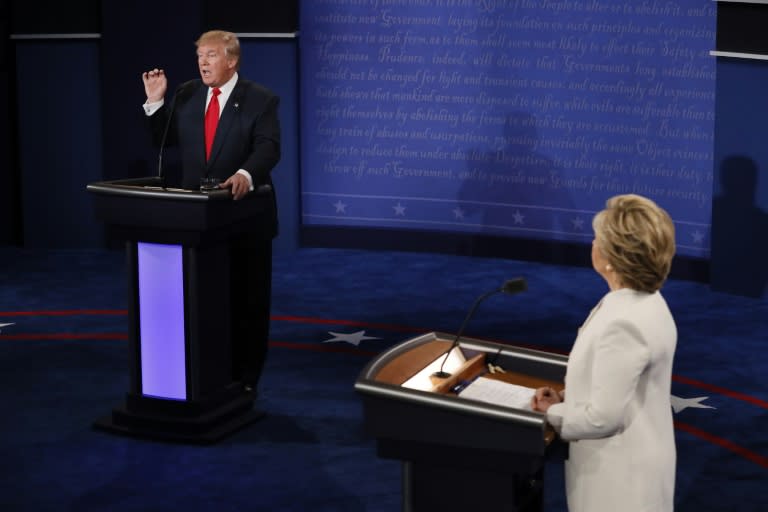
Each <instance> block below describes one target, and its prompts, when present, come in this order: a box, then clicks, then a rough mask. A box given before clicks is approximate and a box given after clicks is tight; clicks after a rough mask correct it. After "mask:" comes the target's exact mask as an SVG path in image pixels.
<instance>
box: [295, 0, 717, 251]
mask: <svg viewBox="0 0 768 512" xmlns="http://www.w3.org/2000/svg"><path fill="white" fill-rule="evenodd" d="M301 28H302V41H301V42H302V44H301V52H300V57H301V59H300V62H301V77H302V80H301V89H300V95H301V102H302V108H301V122H300V126H301V127H302V128H301V129H302V133H301V161H302V219H303V223H304V224H307V225H326V226H327V225H340V226H372V227H388V228H391V227H395V228H403V229H416V230H439V231H452V232H460V233H487V234H494V235H505V236H511V237H526V238H538V239H544V240H561V241H584V242H588V241H590V240H591V238H592V233H591V227H590V221H591V217H592V215H593V214H594V213H595V212H596V211H597V210H600V209H601V208H602V207H603V205H604V203H605V200H606V199H607V198H608V197H610V196H611V195H614V194H617V193H625V192H635V193H639V194H643V195H646V196H649V197H651V198H653V199H655V200H656V201H657V202H658V203H659V204H661V205H662V206H663V207H665V208H666V209H667V210H668V211H669V212H670V214H671V215H672V217H673V218H674V219H675V222H676V227H677V230H678V245H679V250H678V252H679V253H681V254H686V255H690V256H696V257H698V256H701V257H707V256H708V251H709V232H710V214H711V201H712V187H713V183H712V175H713V132H714V97H715V90H714V89H715V62H714V59H713V58H712V57H710V56H709V50H711V49H712V48H713V47H714V41H715V4H714V3H713V2H701V1H699V0H682V1H678V2H675V3H660V2H642V3H637V2H629V1H625V2H612V1H590V2H570V1H543V2H541V1H531V0H495V1H494V0H472V1H469V0H367V1H363V0H319V1H312V2H303V3H302V10H301Z"/></svg>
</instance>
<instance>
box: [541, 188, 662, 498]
mask: <svg viewBox="0 0 768 512" xmlns="http://www.w3.org/2000/svg"><path fill="white" fill-rule="evenodd" d="M592 227H593V229H594V231H595V239H594V242H593V243H592V264H593V266H594V268H595V270H596V271H597V273H598V274H600V275H601V276H602V277H603V278H604V279H605V281H606V282H607V283H608V286H609V288H610V291H609V292H608V293H607V294H606V295H605V296H604V297H603V298H602V300H601V301H600V302H599V303H598V304H597V306H595V308H594V309H593V310H592V312H591V313H590V315H589V317H588V318H587V319H586V321H585V322H584V324H583V325H582V326H581V329H580V330H579V334H578V336H577V337H576V341H575V342H574V345H573V349H572V350H571V353H570V356H569V359H568V369H567V373H566V377H565V389H564V390H563V391H561V392H559V393H558V392H556V391H555V390H553V389H552V388H541V389H538V390H537V391H536V394H535V396H534V398H533V404H532V406H533V408H534V410H538V411H541V412H544V413H546V416H547V421H548V422H549V423H550V424H551V425H552V426H553V427H554V428H555V430H557V431H558V432H559V434H560V436H561V437H562V439H564V440H566V441H569V457H568V460H567V461H566V464H565V467H566V469H565V471H566V474H565V482H566V494H567V498H568V509H569V510H570V512H603V511H605V512H616V511H621V512H666V511H671V510H673V501H674V487H675V461H676V451H675V439H674V430H673V423H672V409H671V404H670V392H671V379H672V360H673V357H674V354H675V345H676V343H677V328H676V327H675V321H674V319H673V318H672V314H671V313H670V311H669V308H668V307H667V303H666V302H665V300H664V298H663V297H662V296H661V294H660V293H659V289H660V288H661V286H662V284H663V283H664V281H665V280H666V278H667V275H668V274H669V270H670V267H671V264H672V257H673V256H674V253H675V233H674V225H673V223H672V220H671V219H670V217H669V215H668V214H667V212H665V211H664V210H663V209H661V208H659V207H658V206H657V205H656V204H655V203H654V202H653V201H651V200H649V199H647V198H644V197H641V196H637V195H632V194H629V195H621V196H616V197H613V198H611V199H609V200H608V202H607V204H606V209H605V210H603V211H601V212H599V213H598V214H597V215H596V216H595V218H594V220H593V222H592Z"/></svg>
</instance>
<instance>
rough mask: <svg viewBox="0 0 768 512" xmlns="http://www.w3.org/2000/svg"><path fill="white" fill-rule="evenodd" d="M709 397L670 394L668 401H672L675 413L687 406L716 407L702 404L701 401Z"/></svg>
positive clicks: (697, 407) (692, 407) (694, 407)
mask: <svg viewBox="0 0 768 512" xmlns="http://www.w3.org/2000/svg"><path fill="white" fill-rule="evenodd" d="M707 398H709V397H708V396H697V397H696V398H681V397H679V396H675V395H672V396H670V402H671V403H672V410H674V411H675V414H677V413H679V412H681V411H684V410H686V409H688V408H691V409H716V407H712V406H711V405H704V404H702V403H701V402H703V401H704V400H706V399H707Z"/></svg>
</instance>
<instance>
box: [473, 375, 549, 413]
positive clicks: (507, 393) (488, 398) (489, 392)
mask: <svg viewBox="0 0 768 512" xmlns="http://www.w3.org/2000/svg"><path fill="white" fill-rule="evenodd" d="M535 393H536V390H535V389H533V388H529V387H525V386H519V385H517V384H511V383H509V382H503V381H500V380H496V379H486V378H485V377H480V378H477V379H475V380H474V381H472V382H471V383H470V384H469V385H468V386H467V387H465V388H464V389H462V390H461V392H460V393H459V396H460V397H462V398H471V399H473V400H480V401H482V402H489V403H492V404H496V405H502V406H504V407H513V408H515V409H526V410H528V411H530V410H531V398H533V395H534V394H535Z"/></svg>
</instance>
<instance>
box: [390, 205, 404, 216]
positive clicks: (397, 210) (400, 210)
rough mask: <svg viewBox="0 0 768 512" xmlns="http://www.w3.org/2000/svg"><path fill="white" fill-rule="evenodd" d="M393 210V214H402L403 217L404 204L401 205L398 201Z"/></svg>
mask: <svg viewBox="0 0 768 512" xmlns="http://www.w3.org/2000/svg"><path fill="white" fill-rule="evenodd" d="M392 208H394V210H395V215H402V216H403V217H405V206H403V205H401V204H400V203H397V204H396V205H395V206H393V207H392Z"/></svg>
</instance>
